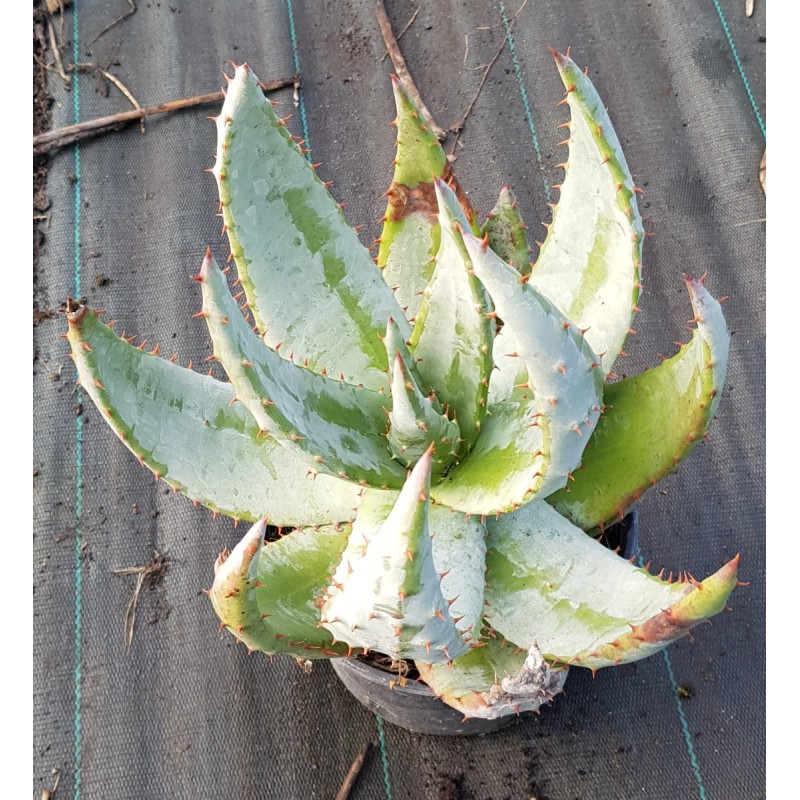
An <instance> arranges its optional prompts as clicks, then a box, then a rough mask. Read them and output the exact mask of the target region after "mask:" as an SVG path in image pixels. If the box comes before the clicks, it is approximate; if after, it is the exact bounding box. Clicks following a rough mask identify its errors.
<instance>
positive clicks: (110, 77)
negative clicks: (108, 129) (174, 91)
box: [72, 64, 144, 133]
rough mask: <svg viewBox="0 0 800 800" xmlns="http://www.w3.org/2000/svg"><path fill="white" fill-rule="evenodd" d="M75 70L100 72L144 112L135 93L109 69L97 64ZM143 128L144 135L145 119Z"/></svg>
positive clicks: (75, 67) (142, 122) (142, 123)
mask: <svg viewBox="0 0 800 800" xmlns="http://www.w3.org/2000/svg"><path fill="white" fill-rule="evenodd" d="M72 67H73V69H77V70H79V71H81V72H99V73H100V74H101V75H102V76H103V77H104V78H107V79H108V80H109V81H111V83H113V84H114V86H116V87H117V89H119V90H120V91H121V92H122V94H124V95H125V97H127V98H128V100H129V101H130V104H131V105H132V106H133V107H134V108H135V109H137V110H138V111H141V110H142V107H141V106H140V105H139V101H138V100H137V99H136V98H135V97H134V96H133V93H132V92H131V90H130V89H128V87H127V86H126V85H125V84H124V83H123V82H122V81H121V80H120V79H119V78H117V77H115V76H114V75H112V74H111V73H110V72H109V71H108V70H107V69H103V68H102V67H101V66H99V65H97V64H73V65H72ZM140 124H141V128H142V133H144V117H142V120H141V123H140Z"/></svg>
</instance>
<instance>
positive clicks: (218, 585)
mask: <svg viewBox="0 0 800 800" xmlns="http://www.w3.org/2000/svg"><path fill="white" fill-rule="evenodd" d="M265 527H266V526H265V524H264V522H257V523H256V524H255V525H254V526H253V527H252V528H251V529H250V530H249V531H248V532H247V534H246V535H245V537H244V538H243V539H242V540H241V541H240V542H239V544H238V545H236V547H235V548H234V549H233V552H232V553H231V554H230V555H227V553H225V552H223V553H221V554H220V557H219V558H218V559H217V562H216V564H215V565H214V573H215V574H214V584H213V586H212V587H211V591H210V592H209V597H210V598H211V604H212V605H213V606H214V611H216V613H217V616H218V617H219V618H220V619H221V620H222V624H223V625H224V626H225V627H227V628H228V630H229V631H230V632H231V633H232V634H233V635H234V636H235V637H236V638H237V639H238V640H239V641H240V642H242V643H243V644H244V645H245V646H246V647H247V648H248V649H249V650H251V651H252V650H258V651H261V652H264V653H269V654H270V655H271V654H273V653H287V654H289V655H293V656H294V657H295V658H302V659H306V658H327V657H329V656H336V655H347V654H348V652H349V651H350V648H348V647H347V646H346V645H343V644H341V643H339V644H334V641H333V637H332V636H331V635H330V633H328V631H326V630H325V629H324V628H321V627H319V609H318V608H317V606H316V605H315V601H316V598H317V595H318V594H319V593H320V591H321V590H322V588H323V587H324V586H325V584H326V583H327V582H328V580H330V573H331V570H332V569H333V567H334V565H335V564H336V561H337V559H338V558H339V555H340V553H341V552H342V548H344V546H345V543H346V541H347V536H348V533H349V527H350V526H344V527H340V528H338V529H337V528H334V527H333V526H330V525H328V526H324V527H322V528H319V529H311V528H307V529H301V530H296V531H293V532H292V533H290V534H288V535H286V536H284V537H283V538H281V539H278V540H277V541H275V542H270V543H269V544H264V531H265Z"/></svg>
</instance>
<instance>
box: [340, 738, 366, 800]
mask: <svg viewBox="0 0 800 800" xmlns="http://www.w3.org/2000/svg"><path fill="white" fill-rule="evenodd" d="M371 747H372V742H367V743H366V744H365V745H364V746H363V747H362V748H361V752H360V753H359V754H358V755H357V756H356V757H355V760H354V761H353V765H352V766H351V767H350V769H349V770H348V772H347V775H346V776H345V779H344V783H342V787H341V788H340V789H339V791H338V792H337V793H336V797H335V798H334V800H347V798H348V797H350V792H351V791H352V789H353V786H354V785H355V782H356V778H357V777H358V773H359V772H361V768H362V767H363V766H364V759H366V757H367V755H368V754H369V751H370V748H371Z"/></svg>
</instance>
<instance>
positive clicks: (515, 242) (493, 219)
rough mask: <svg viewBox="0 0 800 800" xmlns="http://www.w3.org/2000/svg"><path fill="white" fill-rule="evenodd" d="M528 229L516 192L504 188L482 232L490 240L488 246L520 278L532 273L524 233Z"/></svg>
mask: <svg viewBox="0 0 800 800" xmlns="http://www.w3.org/2000/svg"><path fill="white" fill-rule="evenodd" d="M527 227H528V226H527V225H526V224H525V223H524V222H523V221H522V217H521V216H520V214H519V209H518V208H517V199H516V198H515V197H514V193H513V192H512V191H511V188H510V187H509V186H504V187H503V188H502V189H501V190H500V196H499V197H498V198H497V203H495V206H494V208H493V209H492V210H491V211H490V212H489V216H488V217H487V218H486V221H485V222H484V223H483V225H482V226H481V231H480V233H481V236H488V237H489V247H491V248H492V250H494V252H495V253H497V255H498V256H500V258H502V259H503V261H505V262H506V264H510V265H511V266H512V267H514V269H515V270H517V272H519V274H520V275H530V274H531V264H530V260H531V248H530V245H529V244H528V237H527V236H526V234H525V229H526V228H527Z"/></svg>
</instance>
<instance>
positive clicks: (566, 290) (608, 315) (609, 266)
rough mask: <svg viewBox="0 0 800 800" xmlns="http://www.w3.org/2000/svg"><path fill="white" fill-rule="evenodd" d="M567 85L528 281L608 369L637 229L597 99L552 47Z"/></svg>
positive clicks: (624, 322) (628, 296) (633, 275)
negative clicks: (550, 191)
mask: <svg viewBox="0 0 800 800" xmlns="http://www.w3.org/2000/svg"><path fill="white" fill-rule="evenodd" d="M553 56H554V58H555V60H556V64H557V65H558V70H559V72H560V74H561V79H562V80H563V82H564V86H565V87H566V89H567V97H566V101H565V102H567V103H568V104H569V109H570V114H571V121H570V122H569V123H568V125H569V130H570V135H569V158H568V160H567V163H566V166H565V171H566V174H565V176H564V181H563V183H562V184H561V186H560V187H558V188H560V190H561V196H560V199H559V202H558V205H557V206H556V209H555V211H554V212H553V220H552V222H551V224H550V226H549V231H548V233H547V238H546V239H545V241H544V244H543V245H542V247H541V250H540V251H539V256H538V258H537V260H536V263H535V264H534V267H533V272H532V273H531V284H532V285H533V286H534V287H535V288H536V289H538V290H539V291H540V292H541V293H542V294H543V295H544V296H545V297H547V298H548V299H549V300H552V301H553V302H554V303H555V304H556V305H557V306H558V307H559V308H560V309H561V311H563V312H564V314H565V315H566V316H567V318H568V319H570V320H571V321H572V322H573V323H574V324H575V325H576V326H577V327H578V328H581V329H586V339H587V340H588V342H589V344H590V345H591V346H592V349H593V350H594V351H595V352H596V353H597V354H598V355H600V356H601V358H602V360H603V369H604V371H605V372H606V373H608V372H610V371H611V367H612V365H613V364H614V361H615V360H616V358H617V356H618V355H619V353H620V351H621V350H622V348H623V346H624V344H625V337H626V336H627V335H628V330H629V329H630V327H631V320H632V318H633V313H634V310H635V309H636V304H637V302H638V299H639V292H640V289H641V284H640V280H639V278H640V276H639V271H640V267H641V258H642V242H643V241H644V229H643V228H642V220H641V217H640V216H639V211H638V208H637V205H636V196H635V191H636V189H635V187H634V185H633V179H632V178H631V174H630V170H629V169H628V164H627V162H626V161H625V156H624V155H623V153H622V148H621V147H620V144H619V140H618V139H617V135H616V133H614V128H613V127H612V125H611V120H610V119H609V117H608V113H607V112H606V110H605V106H604V105H603V101H602V100H601V99H600V96H599V95H598V94H597V91H596V89H595V88H594V86H592V83H591V81H590V80H589V78H587V77H586V76H585V75H584V74H583V72H581V71H580V69H578V67H577V66H576V65H575V63H574V62H573V61H572V59H570V58H568V57H567V56H562V55H561V54H560V53H556V52H555V51H553Z"/></svg>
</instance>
